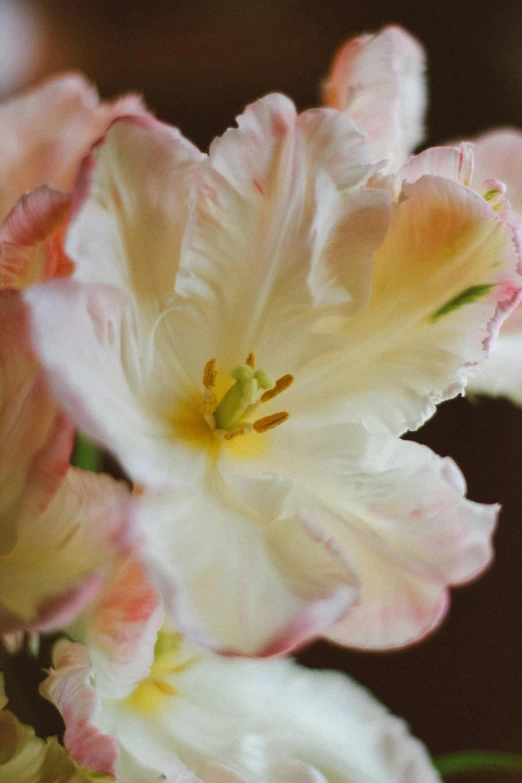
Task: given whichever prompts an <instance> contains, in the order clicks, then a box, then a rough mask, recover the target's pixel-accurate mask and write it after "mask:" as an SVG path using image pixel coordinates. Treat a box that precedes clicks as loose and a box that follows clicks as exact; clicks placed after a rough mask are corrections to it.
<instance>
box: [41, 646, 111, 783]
mask: <svg viewBox="0 0 522 783" xmlns="http://www.w3.org/2000/svg"><path fill="white" fill-rule="evenodd" d="M53 664H54V668H53V669H51V670H50V671H49V674H48V677H47V679H46V680H44V682H43V683H42V684H41V686H40V692H41V694H42V696H44V697H45V698H46V699H48V700H49V701H50V702H52V703H53V704H54V705H55V706H56V707H57V708H58V710H59V711H60V713H61V715H62V717H63V720H64V723H65V734H64V745H65V747H66V749H67V751H68V753H69V754H70V756H71V757H72V758H73V759H74V761H75V762H76V763H77V764H79V765H80V766H82V767H84V768H86V769H88V770H89V771H92V772H97V773H99V774H103V775H110V776H112V777H113V778H116V762H117V759H118V755H119V749H118V743H117V741H116V740H115V739H114V738H113V737H111V736H109V735H108V734H104V733H103V732H102V731H100V730H99V729H98V728H97V727H96V725H95V723H94V721H95V719H96V718H97V716H98V715H99V713H100V710H101V699H100V696H99V694H98V692H97V691H96V690H95V688H94V687H93V686H92V684H91V678H92V676H93V673H94V670H93V669H92V668H91V665H90V662H89V657H88V653H87V648H86V647H84V646H83V645H80V644H73V643H72V642H69V641H67V640H65V639H61V640H60V641H58V642H57V643H56V645H55V647H54V651H53Z"/></svg>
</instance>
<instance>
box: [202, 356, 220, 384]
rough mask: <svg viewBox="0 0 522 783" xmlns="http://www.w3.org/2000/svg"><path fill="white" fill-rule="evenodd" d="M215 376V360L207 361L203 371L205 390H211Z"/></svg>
mask: <svg viewBox="0 0 522 783" xmlns="http://www.w3.org/2000/svg"><path fill="white" fill-rule="evenodd" d="M216 376H217V370H216V360H215V359H209V360H208V362H207V363H206V364H205V369H204V370H203V386H204V387H205V389H212V387H213V386H215V383H216Z"/></svg>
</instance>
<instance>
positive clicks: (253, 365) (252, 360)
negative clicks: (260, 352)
mask: <svg viewBox="0 0 522 783" xmlns="http://www.w3.org/2000/svg"><path fill="white" fill-rule="evenodd" d="M245 364H248V366H249V367H251V368H252V369H253V370H255V369H256V355H255V353H249V354H248V356H247V358H246V362H245Z"/></svg>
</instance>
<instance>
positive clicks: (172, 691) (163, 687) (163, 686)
mask: <svg viewBox="0 0 522 783" xmlns="http://www.w3.org/2000/svg"><path fill="white" fill-rule="evenodd" d="M150 679H151V681H152V682H153V683H154V685H155V686H156V688H159V689H160V691H162V692H163V693H166V694H167V696H176V695H177V693H178V691H177V690H176V688H174V687H173V686H172V685H169V684H168V682H165V680H160V678H159V677H151V678H150Z"/></svg>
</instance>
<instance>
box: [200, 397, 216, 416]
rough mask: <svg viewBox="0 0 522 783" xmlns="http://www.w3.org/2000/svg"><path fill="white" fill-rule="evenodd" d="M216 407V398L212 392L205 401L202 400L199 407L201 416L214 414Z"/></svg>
mask: <svg viewBox="0 0 522 783" xmlns="http://www.w3.org/2000/svg"><path fill="white" fill-rule="evenodd" d="M217 406H218V401H217V397H216V395H215V394H214V392H213V391H212V392H211V394H210V396H209V397H207V399H206V400H203V402H202V403H201V405H200V408H199V409H200V411H201V413H202V414H203V416H212V414H213V413H214V412H215V410H216V408H217Z"/></svg>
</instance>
